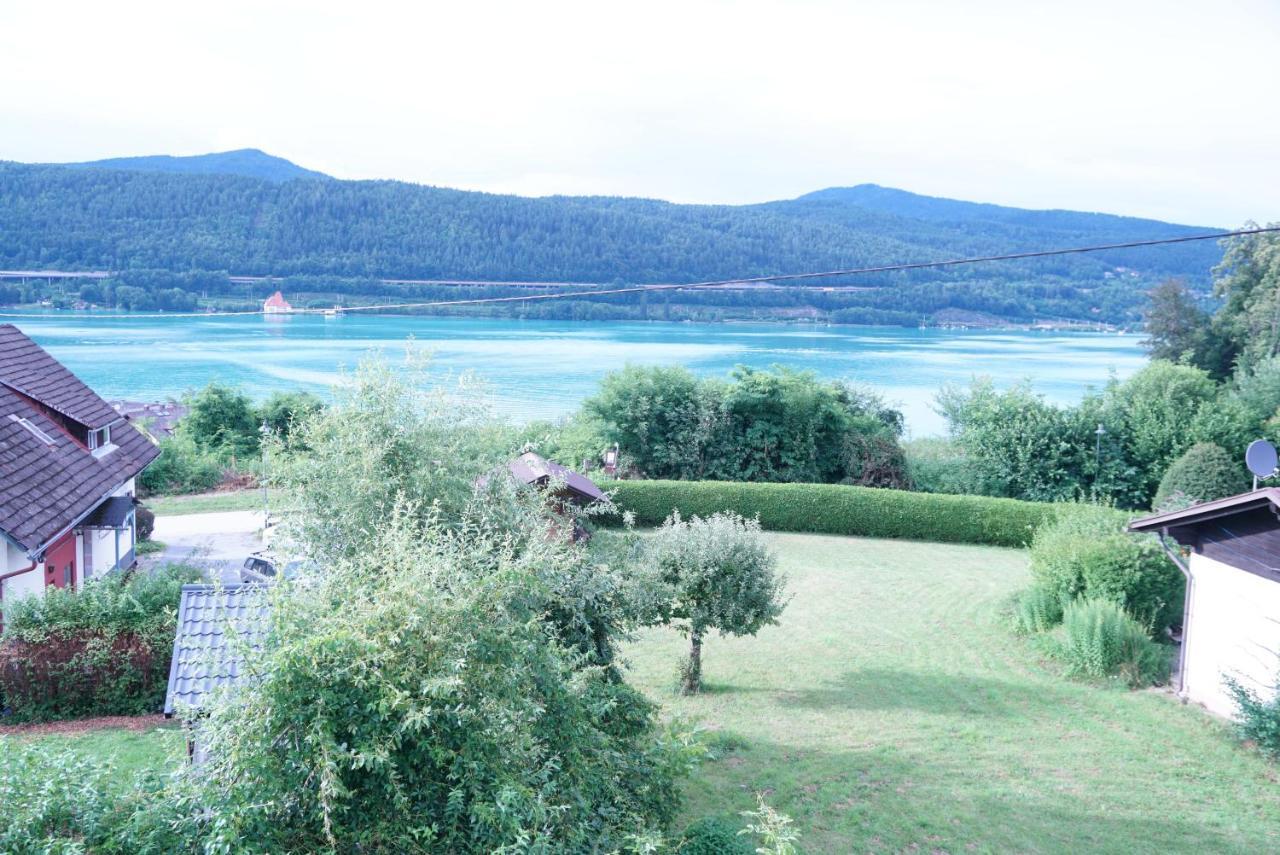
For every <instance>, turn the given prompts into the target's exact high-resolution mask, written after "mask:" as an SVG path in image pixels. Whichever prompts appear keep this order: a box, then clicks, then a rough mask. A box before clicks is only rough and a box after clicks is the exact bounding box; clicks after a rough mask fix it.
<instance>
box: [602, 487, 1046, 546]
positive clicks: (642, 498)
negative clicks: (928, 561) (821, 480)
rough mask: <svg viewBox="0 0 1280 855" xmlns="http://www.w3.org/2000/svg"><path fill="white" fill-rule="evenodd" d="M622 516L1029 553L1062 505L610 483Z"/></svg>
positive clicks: (832, 490)
mask: <svg viewBox="0 0 1280 855" xmlns="http://www.w3.org/2000/svg"><path fill="white" fill-rule="evenodd" d="M600 487H601V488H602V489H604V490H606V491H610V492H612V493H613V500H614V502H615V503H616V504H617V506H618V508H619V509H620V510H622V511H630V512H631V513H633V514H635V518H636V524H637V525H660V524H661V523H662V521H663V520H665V519H666V518H667V517H668V516H669V515H670V514H671V512H672V511H673V510H677V509H678V510H679V511H680V513H681V514H682V515H684V516H686V517H687V516H691V515H693V514H697V515H699V516H707V515H708V514H713V513H715V512H716V511H735V512H737V513H739V514H742V515H743V516H745V517H754V516H759V518H760V525H761V526H762V527H763V528H766V529H771V530H773V531H810V532H816V533H819V534H847V535H859V536H862V537H892V538H904V539H907V540H932V541H939V542H943V543H982V544H989V545H992V546H1026V545H1027V544H1028V543H1030V541H1031V536H1032V535H1033V534H1035V530H1036V529H1037V528H1039V527H1040V526H1041V525H1043V524H1044V523H1046V522H1050V521H1052V520H1053V519H1055V517H1056V515H1057V509H1058V506H1057V505H1053V504H1048V503H1045V502H1022V501H1018V500H1017V499H995V498H991V497H989V496H953V495H946V494H942V493H909V492H906V491H904V490H886V489H877V488H873V487H850V486H846V485H843V484H764V483H744V482H735V481H610V482H606V483H602V484H600Z"/></svg>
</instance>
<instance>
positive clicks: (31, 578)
mask: <svg viewBox="0 0 1280 855" xmlns="http://www.w3.org/2000/svg"><path fill="white" fill-rule="evenodd" d="M4 550H5V552H4V556H5V562H4V572H5V573H12V572H14V571H15V570H22V569H23V568H25V567H29V566H30V565H31V559H30V558H28V557H27V553H25V552H23V551H22V550H21V549H19V548H18V547H16V546H14V545H13V544H12V543H9V542H8V541H7V540H6V541H4ZM0 585H3V586H4V599H5V600H7V601H9V602H13V601H14V600H17V599H20V598H22V597H25V596H27V595H29V594H39V593H40V592H42V591H43V590H44V565H43V564H39V565H37V566H36V569H34V570H32V571H31V572H29V573H23V574H21V575H18V576H14V577H13V578H11V579H5V580H4V581H3V582H0Z"/></svg>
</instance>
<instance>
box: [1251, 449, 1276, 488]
mask: <svg viewBox="0 0 1280 855" xmlns="http://www.w3.org/2000/svg"><path fill="white" fill-rule="evenodd" d="M1244 462H1245V465H1247V466H1248V467H1249V471H1250V472H1252V473H1253V474H1254V477H1255V478H1270V477H1271V476H1272V475H1274V474H1276V465H1277V462H1278V461H1277V458H1276V447H1275V446H1274V445H1272V444H1271V443H1269V442H1267V441H1266V440H1265V439H1255V440H1254V441H1253V442H1251V443H1249V448H1248V449H1246V450H1245V453H1244ZM1254 486H1255V487H1256V486H1257V484H1256V482H1255V485H1254Z"/></svg>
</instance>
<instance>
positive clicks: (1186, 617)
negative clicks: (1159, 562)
mask: <svg viewBox="0 0 1280 855" xmlns="http://www.w3.org/2000/svg"><path fill="white" fill-rule="evenodd" d="M1157 537H1158V538H1159V539H1160V548H1161V549H1163V550H1164V554H1165V555H1167V556H1169V560H1170V561H1172V562H1173V563H1174V564H1175V565H1176V566H1177V568H1178V569H1179V570H1181V571H1182V575H1183V577H1184V578H1185V579H1186V580H1187V593H1186V596H1185V597H1183V600H1182V643H1181V644H1180V645H1178V697H1179V698H1181V699H1182V702H1183V703H1184V704H1185V703H1186V702H1187V641H1188V640H1189V638H1190V633H1191V593H1192V590H1193V588H1194V586H1195V580H1194V579H1193V578H1192V576H1191V568H1189V567H1188V566H1187V562H1185V561H1183V560H1182V556H1181V555H1179V554H1178V551H1177V550H1176V549H1174V548H1173V547H1171V546H1169V540H1168V537H1169V527H1168V526H1164V527H1162V528H1161V529H1160V531H1159V532H1158V533H1157Z"/></svg>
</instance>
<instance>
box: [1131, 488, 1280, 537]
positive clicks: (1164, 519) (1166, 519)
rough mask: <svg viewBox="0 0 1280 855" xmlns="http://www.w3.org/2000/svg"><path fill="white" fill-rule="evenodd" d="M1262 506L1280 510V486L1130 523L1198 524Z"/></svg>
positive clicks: (1135, 527)
mask: <svg viewBox="0 0 1280 855" xmlns="http://www.w3.org/2000/svg"><path fill="white" fill-rule="evenodd" d="M1258 508H1271V509H1273V510H1275V511H1280V488H1277V487H1264V488H1263V489H1261V490H1254V491H1252V492H1249V493H1241V494H1239V495H1238V496H1228V497H1227V498H1225V499H1216V500H1215V501H1212V502H1203V503H1201V504H1199V505H1192V506H1191V507H1189V508H1183V509H1182V510H1180V511H1169V512H1168V513H1163V514H1156V515H1155V516H1150V517H1143V518H1142V519H1137V520H1134V521H1133V522H1131V523H1129V530H1130V531H1160V530H1161V529H1164V528H1176V527H1179V526H1186V525H1195V524H1196V523H1200V522H1205V521H1207V520H1211V519H1216V518H1217V517H1224V516H1233V515H1235V514H1242V513H1247V512H1249V511H1253V510H1257V509H1258Z"/></svg>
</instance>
